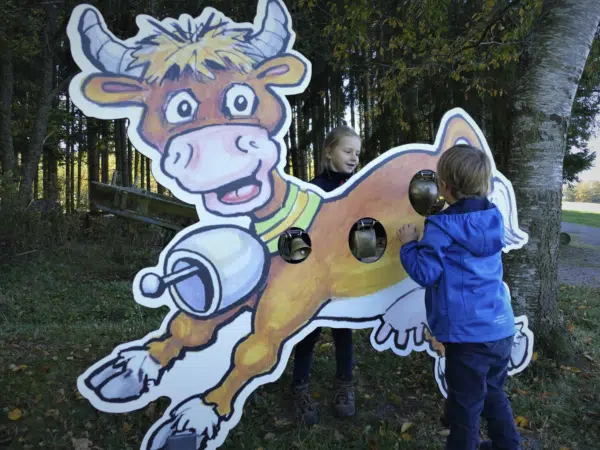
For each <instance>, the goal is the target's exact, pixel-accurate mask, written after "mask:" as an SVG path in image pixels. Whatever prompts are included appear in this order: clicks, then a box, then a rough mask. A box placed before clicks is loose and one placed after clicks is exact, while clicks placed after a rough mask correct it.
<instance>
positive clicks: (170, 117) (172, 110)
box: [165, 91, 199, 124]
mask: <svg viewBox="0 0 600 450" xmlns="http://www.w3.org/2000/svg"><path fill="white" fill-rule="evenodd" d="M198 105H199V103H198V100H196V99H195V98H194V96H193V95H192V93H191V92H189V91H181V92H178V93H176V94H175V95H173V96H172V97H171V98H170V99H169V100H168V101H167V104H166V105H165V117H166V118H167V122H169V123H172V124H179V123H185V122H189V121H190V120H194V117H195V116H196V111H197V110H198Z"/></svg>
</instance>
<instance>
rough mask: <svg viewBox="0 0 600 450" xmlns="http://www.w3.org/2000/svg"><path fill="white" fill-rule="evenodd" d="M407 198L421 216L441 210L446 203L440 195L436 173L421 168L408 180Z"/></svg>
mask: <svg viewBox="0 0 600 450" xmlns="http://www.w3.org/2000/svg"><path fill="white" fill-rule="evenodd" d="M408 198H409V200H410V204H411V205H412V207H413V208H414V210H415V211H416V212H417V213H419V214H420V215H422V216H430V215H432V214H435V213H437V212H439V211H441V210H442V208H443V207H444V204H445V203H446V201H445V199H444V197H442V196H441V195H440V192H439V189H438V186H437V182H436V175H435V172H434V171H432V170H421V171H419V172H417V174H416V175H415V176H414V177H413V178H412V180H410V184H409V186H408Z"/></svg>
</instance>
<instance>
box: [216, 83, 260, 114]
mask: <svg viewBox="0 0 600 450" xmlns="http://www.w3.org/2000/svg"><path fill="white" fill-rule="evenodd" d="M257 105H258V98H257V97H256V94H255V93H254V91H253V90H252V88H251V87H250V86H248V85H246V84H232V85H231V86H229V87H228V88H227V90H226V91H225V96H224V98H223V114H225V115H226V116H227V117H230V118H232V117H250V116H251V115H252V114H254V111H256V106H257Z"/></svg>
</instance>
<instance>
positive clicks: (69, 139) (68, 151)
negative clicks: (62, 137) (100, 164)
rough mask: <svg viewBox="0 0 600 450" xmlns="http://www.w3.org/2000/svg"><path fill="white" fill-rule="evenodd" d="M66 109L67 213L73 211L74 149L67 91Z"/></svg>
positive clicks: (71, 118)
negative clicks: (72, 173)
mask: <svg viewBox="0 0 600 450" xmlns="http://www.w3.org/2000/svg"><path fill="white" fill-rule="evenodd" d="M65 111H66V118H67V124H66V131H67V133H66V135H67V142H66V144H67V145H66V147H65V210H66V212H67V214H69V213H70V212H71V152H72V151H73V138H72V134H73V131H72V130H73V126H72V123H73V117H72V115H71V102H70V101H69V93H68V92H67V99H66V101H65Z"/></svg>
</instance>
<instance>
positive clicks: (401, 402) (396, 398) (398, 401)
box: [388, 393, 404, 406]
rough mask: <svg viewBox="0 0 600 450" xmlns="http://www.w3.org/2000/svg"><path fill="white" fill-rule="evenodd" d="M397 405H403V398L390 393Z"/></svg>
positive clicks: (391, 398) (390, 397)
mask: <svg viewBox="0 0 600 450" xmlns="http://www.w3.org/2000/svg"><path fill="white" fill-rule="evenodd" d="M388 398H389V399H390V400H391V401H392V402H393V403H394V404H395V405H396V406H402V404H403V403H404V402H403V401H402V399H401V398H400V397H399V396H398V395H396V394H393V393H392V394H390V395H389V397H388Z"/></svg>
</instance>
